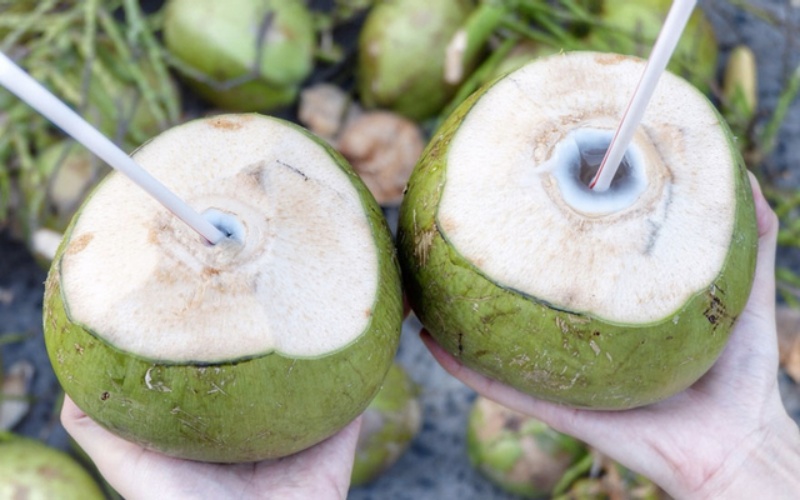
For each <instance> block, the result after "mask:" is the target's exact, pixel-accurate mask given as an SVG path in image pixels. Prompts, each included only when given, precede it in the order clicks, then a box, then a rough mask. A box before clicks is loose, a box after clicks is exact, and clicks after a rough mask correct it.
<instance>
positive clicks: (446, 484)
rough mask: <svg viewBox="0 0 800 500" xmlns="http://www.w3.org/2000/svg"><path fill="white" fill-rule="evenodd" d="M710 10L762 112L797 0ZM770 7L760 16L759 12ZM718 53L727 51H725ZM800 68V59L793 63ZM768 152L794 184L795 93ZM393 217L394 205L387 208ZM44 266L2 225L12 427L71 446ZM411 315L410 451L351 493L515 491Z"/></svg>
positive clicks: (716, 2)
mask: <svg viewBox="0 0 800 500" xmlns="http://www.w3.org/2000/svg"><path fill="white" fill-rule="evenodd" d="M701 4H702V6H703V8H704V9H706V11H707V12H708V13H709V14H710V17H711V19H712V22H713V24H714V25H715V28H716V32H717V35H718V38H719V41H720V46H721V49H722V51H723V55H724V54H726V53H727V52H728V51H729V50H730V48H731V47H733V46H734V45H736V44H739V43H746V44H748V45H749V46H750V47H751V48H752V49H753V50H754V52H755V53H756V56H757V59H758V62H759V89H760V90H759V100H760V103H759V108H760V112H761V113H762V114H763V115H764V116H765V117H766V116H769V115H770V114H771V111H772V110H773V109H774V107H775V106H776V103H777V102H778V99H779V95H780V92H781V90H782V89H783V86H784V84H785V82H786V81H787V79H788V77H789V75H790V74H791V72H792V71H795V68H798V67H800V40H798V39H797V37H800V1H798V0H754V1H750V2H748V4H749V5H750V6H752V9H749V8H742V7H739V6H736V5H733V4H732V3H731V2H729V1H723V0H709V1H706V2H701ZM764 14H766V16H765V15H764ZM722 60H723V61H724V57H723V58H722ZM798 71H800V69H798ZM787 116H788V118H787V121H786V122H785V123H784V125H783V127H782V129H781V132H780V134H779V142H778V145H777V147H776V148H775V150H774V152H773V153H772V154H771V155H770V156H769V157H767V158H766V159H765V160H764V162H763V165H761V166H760V167H759V168H760V170H761V172H760V173H761V175H762V176H763V177H764V178H767V179H770V180H771V182H773V183H775V184H776V185H779V186H781V187H784V188H790V189H794V188H796V187H797V186H800V168H799V167H798V165H797V162H798V159H800V102H798V101H797V100H796V101H795V102H794V103H793V105H792V107H791V110H790V112H789V113H788V115H787ZM387 217H388V218H389V220H390V222H394V221H395V219H396V212H395V211H392V210H390V211H387ZM798 259H800V256H799V255H798V253H797V250H796V249H794V248H781V250H780V257H779V264H780V265H785V266H790V267H791V268H792V269H795V270H797V269H800V260H798ZM45 277H46V270H45V269H43V268H41V267H40V266H39V265H37V263H36V262H34V260H33V259H32V258H31V257H30V255H29V254H28V252H27V250H26V249H25V247H24V246H22V245H21V244H20V243H18V242H14V241H11V240H10V238H9V236H8V234H6V233H0V336H8V335H12V334H24V335H25V338H24V340H23V341H20V342H16V343H13V344H10V345H7V346H4V347H3V348H2V361H3V364H4V366H5V367H8V366H9V365H10V364H11V363H13V362H15V361H17V360H20V359H25V360H28V361H30V362H32V363H33V364H34V365H35V366H36V374H35V377H34V380H33V385H32V388H31V395H32V397H33V404H32V405H31V409H30V412H29V413H28V415H27V416H26V418H25V419H24V420H23V421H22V422H21V423H20V424H19V425H18V426H17V427H16V428H15V429H14V431H15V432H18V433H21V434H24V435H28V436H32V437H35V438H38V439H41V440H43V441H45V442H47V443H49V444H51V445H53V446H56V447H59V448H63V449H67V448H68V447H69V442H68V438H67V436H66V434H65V432H64V430H63V429H62V428H61V426H60V424H59V422H58V418H57V416H56V415H55V414H54V412H53V407H54V404H55V400H56V398H57V396H58V395H59V392H60V388H59V386H58V383H57V381H56V380H55V377H54V376H53V373H52V371H51V369H50V367H49V362H48V359H47V355H46V352H45V348H44V342H43V340H42V331H41V305H42V293H43V286H42V284H43V282H44V279H45ZM418 329H419V324H418V323H416V322H415V321H414V320H413V319H412V320H410V321H408V322H407V323H406V325H405V328H404V333H403V339H402V342H401V348H400V351H399V353H398V360H399V362H400V363H401V364H402V365H404V366H405V367H406V368H407V369H408V371H409V373H410V375H411V376H412V377H413V378H414V379H415V380H416V381H417V382H418V383H419V384H420V385H421V387H422V394H421V399H422V402H423V406H424V424H423V429H422V432H421V434H420V435H419V436H418V437H417V439H416V440H415V441H414V442H413V444H412V446H411V449H410V451H409V452H408V453H407V454H406V455H405V456H403V457H402V458H401V460H400V462H399V463H398V464H397V465H396V466H395V467H394V468H392V469H391V470H390V471H389V472H388V473H387V474H386V475H384V476H383V477H382V478H380V479H379V480H378V481H377V482H375V483H373V484H372V485H370V486H367V487H362V488H357V489H354V490H353V491H352V492H351V498H353V499H355V500H366V499H371V498H376V499H379V498H380V499H387V498H388V499H416V500H424V499H428V498H430V499H433V498H436V499H450V498H458V499H460V500H471V499H486V498H495V499H503V498H511V497H508V496H507V495H504V494H503V493H501V492H500V491H499V490H497V489H495V488H494V487H493V486H492V485H491V484H490V483H488V482H487V481H486V480H484V479H483V478H482V477H481V476H479V475H478V474H477V473H475V472H474V470H473V469H472V468H471V467H470V465H469V462H468V461H467V456H466V452H465V442H464V433H465V429H466V416H467V412H468V410H469V408H470V405H471V403H472V400H473V399H474V394H473V393H472V392H471V391H470V390H469V389H467V388H465V387H464V386H463V385H461V384H460V383H459V382H457V381H455V380H454V379H452V378H451V377H449V376H447V375H446V374H445V373H444V371H443V370H442V369H441V368H439V367H438V365H436V364H435V362H434V361H433V360H432V358H431V357H430V355H429V354H428V353H427V351H426V350H425V348H424V347H423V346H422V345H421V343H420V342H419V340H418V338H417V331H418ZM780 379H781V386H782V389H783V391H784V397H785V402H786V405H787V408H788V409H789V410H790V412H791V413H792V415H793V416H794V417H795V418H796V419H800V389H798V388H797V387H796V386H794V384H792V383H791V382H790V381H789V379H788V378H787V377H786V376H785V375H783V374H781V375H780Z"/></svg>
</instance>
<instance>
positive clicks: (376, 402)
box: [350, 364, 420, 486]
mask: <svg viewBox="0 0 800 500" xmlns="http://www.w3.org/2000/svg"><path fill="white" fill-rule="evenodd" d="M417 392H418V388H417V386H416V384H414V382H413V381H412V380H411V379H410V378H409V377H408V375H407V374H406V373H405V371H403V369H402V368H401V367H400V366H399V365H397V364H394V365H392V367H391V368H390V369H389V372H388V373H387V374H386V379H385V380H384V382H383V387H381V390H380V392H378V395H377V396H375V399H373V400H372V402H371V403H370V404H369V406H368V407H367V410H366V411H365V419H369V418H370V417H369V415H368V414H369V413H375V414H376V415H377V419H378V420H380V421H381V423H382V425H381V427H380V429H379V430H378V431H377V432H375V433H372V434H369V435H367V436H364V437H365V439H363V440H362V439H359V443H358V449H357V450H356V456H355V462H354V463H353V472H352V474H351V480H350V484H351V485H352V486H361V485H364V484H367V483H369V482H371V481H373V480H375V479H376V478H377V477H378V476H379V475H380V474H381V473H382V472H384V471H386V470H387V469H388V468H389V467H391V466H392V465H393V464H394V463H395V462H397V460H398V459H399V458H400V457H401V456H402V454H403V452H404V451H405V450H406V449H407V448H408V446H409V444H411V440H412V439H414V437H415V436H416V435H417V433H418V432H419V427H420V418H419V403H418V402H417V400H416V397H417ZM361 432H362V436H363V433H364V432H365V428H364V425H363V424H362V428H361Z"/></svg>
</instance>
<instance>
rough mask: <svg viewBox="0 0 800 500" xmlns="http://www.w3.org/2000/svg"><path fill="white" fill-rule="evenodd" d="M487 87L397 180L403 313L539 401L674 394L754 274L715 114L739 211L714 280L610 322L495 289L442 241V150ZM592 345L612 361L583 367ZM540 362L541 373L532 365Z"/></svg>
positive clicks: (741, 195) (745, 192) (695, 369)
mask: <svg viewBox="0 0 800 500" xmlns="http://www.w3.org/2000/svg"><path fill="white" fill-rule="evenodd" d="M491 86H492V85H491V84H490V85H488V86H485V87H483V88H482V89H481V90H479V91H478V92H476V93H475V94H473V95H472V96H471V97H470V98H469V99H468V100H466V101H465V102H464V103H462V105H461V106H460V107H459V108H458V109H457V110H456V111H455V112H454V113H453V114H452V115H451V116H450V117H449V118H448V119H447V120H446V121H445V123H444V124H443V125H442V127H441V128H440V129H439V130H438V132H436V133H435V134H434V139H433V140H432V141H431V143H430V144H429V145H428V147H427V149H426V151H425V152H424V153H423V156H422V158H421V159H420V162H419V163H418V164H417V166H416V168H415V170H414V173H413V174H412V176H411V179H410V180H409V184H408V188H407V192H406V194H405V198H404V201H403V204H402V206H401V210H400V221H399V227H398V251H399V256H400V263H401V266H402V268H403V278H404V282H405V290H406V294H407V296H408V299H409V302H410V303H411V305H412V308H413V309H414V311H415V313H416V314H417V315H418V317H419V318H420V319H421V321H422V322H423V324H424V325H425V327H426V328H427V329H428V331H429V332H430V333H431V335H432V336H433V337H434V339H435V340H436V341H437V342H438V343H439V344H440V345H441V346H442V347H443V348H444V349H445V350H447V351H448V352H450V353H451V354H452V355H454V356H455V357H456V358H458V359H459V360H460V361H461V362H462V363H464V365H466V366H467V367H469V368H472V369H474V370H477V371H479V372H481V373H483V374H485V375H487V376H489V377H491V378H493V379H496V380H499V381H501V382H503V383H505V384H508V385H510V386H512V387H515V388H517V389H519V390H520V391H522V392H525V393H528V394H531V395H533V396H535V397H538V398H542V399H545V400H549V401H554V402H558V403H563V404H567V405H570V406H574V407H581V408H592V409H627V408H633V407H637V406H642V405H646V404H649V403H653V402H656V401H659V400H662V399H665V398H667V397H669V396H671V395H674V394H676V393H678V392H680V391H682V390H684V389H686V388H687V387H689V386H690V385H691V384H693V383H694V382H695V381H697V379H699V378H700V376H702V375H703V374H704V373H705V372H706V371H707V370H708V369H709V368H710V367H711V365H712V364H713V363H714V361H715V360H716V358H717V357H718V356H719V354H720V353H721V351H722V349H723V347H724V346H725V343H726V341H727V339H728V336H729V334H730V330H731V328H732V326H733V324H734V322H735V321H736V318H737V316H738V315H739V313H740V312H741V311H742V309H743V308H744V305H745V303H746V302H747V298H748V295H749V290H750V287H751V285H752V280H753V274H754V270H755V258H756V248H757V242H758V231H757V226H756V220H755V209H754V205H753V197H752V192H751V188H750V183H749V180H748V178H747V172H746V169H745V166H744V162H743V161H742V159H741V156H740V154H739V152H738V150H737V148H736V146H735V144H734V143H733V136H732V134H731V133H730V130H729V129H728V128H727V126H726V125H725V124H724V121H723V120H722V117H721V116H719V114H718V113H717V117H718V119H719V120H720V123H721V124H722V127H723V129H724V130H725V131H726V136H727V138H728V143H729V151H730V154H731V155H732V156H733V157H734V160H735V164H736V165H737V167H738V168H737V176H736V186H735V190H736V197H737V199H738V200H739V203H738V204H737V207H736V215H735V222H734V228H735V229H734V234H733V236H732V239H731V244H730V247H729V251H728V254H727V256H726V259H725V262H724V265H723V267H722V269H721V270H720V273H719V274H718V275H717V277H716V279H714V280H713V282H711V283H709V284H708V287H707V288H706V289H705V290H703V291H701V292H699V293H697V294H695V295H694V296H693V297H692V298H691V299H690V300H688V301H687V302H686V303H685V304H684V305H683V307H682V308H680V309H679V310H676V311H675V312H674V313H673V314H671V315H669V316H667V317H664V318H662V319H661V320H658V321H654V322H652V323H648V324H617V323H613V322H609V321H605V320H602V319H598V318H595V317H593V316H592V315H591V314H587V313H580V312H573V311H567V310H559V309H556V308H553V307H551V306H550V305H548V304H547V303H546V302H545V301H543V300H541V299H537V298H536V297H531V296H527V295H524V294H522V293H520V292H518V291H515V290H512V289H508V288H504V287H503V286H502V285H500V284H498V283H495V282H493V281H492V280H491V278H490V277H488V276H485V275H484V274H483V273H482V272H481V270H480V269H478V268H477V267H475V266H474V265H473V264H472V263H470V262H469V261H468V260H467V259H465V258H464V257H463V256H462V255H461V254H459V252H458V251H457V250H456V249H455V248H453V246H451V245H450V244H449V243H448V241H447V240H446V239H445V237H444V235H443V231H442V230H441V226H440V223H439V220H438V207H439V201H440V199H441V194H442V192H443V189H444V186H445V184H446V182H447V155H448V148H449V145H450V142H451V139H452V138H453V137H454V136H455V134H457V133H458V128H459V125H460V124H461V121H462V120H463V118H464V117H465V116H466V115H467V113H469V111H470V109H471V108H472V106H473V105H474V103H475V102H476V101H477V100H478V99H480V97H481V95H483V94H484V93H485V92H486V91H487V90H488V89H489V88H491ZM708 105H709V106H712V105H711V103H710V102H709V104H708ZM712 108H713V106H712ZM598 347H599V348H600V349H601V350H602V351H603V352H604V353H607V354H609V355H610V357H611V359H613V361H611V360H608V362H593V361H594V360H595V359H596V357H597V354H596V353H595V350H594V349H596V348H598ZM548 366H552V367H553V368H552V369H546V368H544V367H548Z"/></svg>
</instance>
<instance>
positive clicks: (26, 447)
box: [0, 432, 105, 500]
mask: <svg viewBox="0 0 800 500" xmlns="http://www.w3.org/2000/svg"><path fill="white" fill-rule="evenodd" d="M0 498H32V499H33V498H58V499H63V500H103V499H104V498H105V496H104V495H103V493H102V491H101V490H100V487H99V486H98V485H97V483H95V481H94V480H93V479H92V477H91V476H90V475H89V473H88V472H87V471H86V470H84V469H83V467H81V466H80V465H79V464H78V463H77V462H76V461H75V460H73V459H72V458H71V457H70V456H69V455H67V454H66V453H64V452H62V451H59V450H56V449H55V448H50V447H49V446H46V445H45V444H43V443H40V442H39V441H34V440H33V439H28V438H23V437H20V436H15V435H13V434H10V433H7V432H3V433H0Z"/></svg>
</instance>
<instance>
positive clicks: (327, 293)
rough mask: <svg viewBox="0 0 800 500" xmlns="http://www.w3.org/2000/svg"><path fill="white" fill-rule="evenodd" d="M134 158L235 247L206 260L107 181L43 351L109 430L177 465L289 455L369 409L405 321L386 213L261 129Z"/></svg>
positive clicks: (285, 129) (207, 134)
mask: <svg viewBox="0 0 800 500" xmlns="http://www.w3.org/2000/svg"><path fill="white" fill-rule="evenodd" d="M134 159H135V160H136V161H137V162H138V163H139V164H140V165H142V167H144V168H145V169H147V170H148V171H150V172H151V173H152V174H153V175H154V176H155V177H156V178H158V179H160V180H161V181H162V182H163V183H164V184H165V185H166V186H168V187H170V188H172V189H173V190H174V191H175V192H176V194H177V195H178V196H180V197H181V198H183V199H184V200H186V201H187V203H189V204H190V205H191V206H192V207H194V208H195V209H196V210H197V211H198V212H200V213H203V214H204V216H205V217H207V218H208V219H209V220H210V221H211V222H212V223H214V224H216V225H218V227H220V228H222V230H223V231H225V232H226V233H227V234H229V235H230V236H229V237H228V238H225V239H224V240H222V241H221V242H220V243H218V244H216V245H208V244H206V243H205V242H204V241H202V239H201V238H200V237H199V236H197V234H195V233H194V232H193V231H192V230H191V229H189V228H188V226H186V225H185V224H183V223H182V222H180V221H179V220H178V219H177V218H176V217H174V216H172V215H171V214H170V213H168V212H167V211H165V210H164V209H163V208H162V207H161V206H160V205H158V204H157V203H156V202H155V201H153V200H152V199H151V198H149V196H148V195H147V194H145V193H144V191H142V190H140V189H138V188H136V187H135V186H133V185H132V184H131V183H130V182H129V181H128V180H127V179H126V178H124V177H122V176H120V175H117V174H116V173H112V174H110V175H109V176H108V177H107V178H106V180H104V181H103V182H102V183H101V184H100V185H99V186H98V187H97V188H96V189H95V190H94V191H93V192H92V194H91V195H90V196H89V198H88V199H87V201H86V203H85V204H84V205H83V206H82V207H81V209H80V210H79V211H78V213H77V214H76V216H75V218H74V219H73V221H72V224H71V225H70V227H69V228H68V229H67V232H66V234H65V237H64V240H63V242H62V245H61V247H60V248H59V251H58V253H57V255H56V258H55V259H54V261H53V265H52V266H51V269H50V273H49V275H48V279H47V283H46V287H45V288H46V290H45V299H44V332H45V341H46V345H47V349H48V354H49V356H50V361H51V363H52V365H53V368H54V370H55V373H56V375H57V376H58V379H59V381H60V382H61V384H62V386H63V388H64V390H65V392H66V393H67V394H69V395H70V397H71V398H72V399H73V400H74V401H75V403H76V404H77V405H78V406H79V407H80V408H81V409H82V410H83V411H84V412H86V413H87V414H88V415H89V416H90V417H91V418H93V419H94V420H95V421H97V422H98V423H99V424H100V425H102V426H104V427H106V428H107V429H109V430H110V431H111V432H114V433H116V434H118V435H120V436H121V437H123V438H125V439H128V440H130V441H133V442H135V443H138V444H140V445H142V446H145V447H147V448H150V449H155V450H158V451H160V452H163V453H165V454H168V455H172V456H176V457H181V458H188V459H195V460H203V461H213V462H243V461H253V460H260V459H266V458H275V457H281V456H285V455H288V454H291V453H294V452H296V451H299V450H302V449H304V448H307V447H309V446H312V445H314V444H316V443H318V442H320V441H322V440H323V439H325V438H327V437H328V436H331V435H332V434H334V433H335V432H337V431H338V430H340V429H341V428H342V427H344V426H345V425H346V424H347V423H349V422H350V421H351V420H352V419H354V418H355V417H356V416H357V415H359V414H360V413H361V412H362V411H363V410H364V409H365V408H366V407H367V405H368V403H369V402H370V400H371V399H372V398H373V397H374V396H375V394H376V393H377V392H378V390H379V388H380V385H381V383H382V381H383V378H384V376H385V374H386V372H387V371H388V369H389V367H390V366H391V364H392V360H393V357H394V354H395V351H396V349H397V345H398V341H399V335H400V325H401V322H402V299H401V289H400V279H399V268H398V265H397V261H396V256H395V252H394V248H393V245H392V239H391V234H390V232H389V229H388V227H387V225H386V222H385V219H384V218H383V215H382V213H381V211H380V208H379V206H378V205H377V203H376V202H375V200H374V198H372V196H371V195H370V194H369V191H368V190H367V188H366V187H365V186H364V184H363V183H362V182H361V181H360V180H359V179H358V177H357V175H356V174H355V173H354V172H353V171H352V169H351V168H350V167H349V166H348V165H347V164H346V162H345V161H344V160H343V158H342V157H341V156H340V155H339V154H338V153H336V152H335V151H334V150H332V149H331V148H330V147H329V146H328V145H327V144H325V143H324V142H323V141H321V140H319V139H317V138H315V137H314V136H312V135H311V134H310V133H308V132H307V131H305V130H304V129H302V128H300V127H298V126H295V125H292V124H290V123H288V122H284V121H281V120H278V119H274V118H269V117H264V116H259V115H223V116H216V117H213V118H207V119H203V120H197V121H192V122H189V123H187V124H184V125H181V126H178V127H175V128H173V129H170V130H168V131H166V132H165V133H163V134H161V135H159V136H158V137H156V138H154V139H153V140H151V141H150V142H148V143H147V144H145V145H144V146H143V147H142V148H140V149H139V150H138V151H137V152H136V153H135V154H134Z"/></svg>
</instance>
